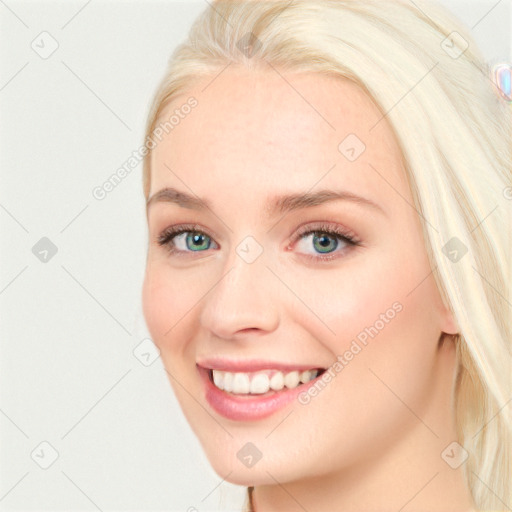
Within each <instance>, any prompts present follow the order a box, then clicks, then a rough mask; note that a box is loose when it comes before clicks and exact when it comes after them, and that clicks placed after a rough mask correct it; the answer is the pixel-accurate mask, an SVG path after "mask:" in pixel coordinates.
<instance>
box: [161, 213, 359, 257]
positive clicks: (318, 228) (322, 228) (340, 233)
mask: <svg viewBox="0 0 512 512" xmlns="http://www.w3.org/2000/svg"><path fill="white" fill-rule="evenodd" d="M182 233H196V234H197V233H199V234H201V235H206V236H207V237H208V238H211V239H213V237H212V236H211V235H209V234H208V232H206V231H204V230H203V229H201V226H199V225H197V224H181V225H178V226H172V227H170V228H167V229H165V230H164V231H163V232H162V233H161V234H160V235H159V236H158V237H157V240H156V241H157V243H158V245H159V246H161V247H164V246H166V247H167V250H168V251H169V252H170V253H171V254H173V255H179V256H184V255H185V254H189V253H193V252H204V251H181V250H176V249H175V247H174V246H173V239H174V238H175V237H177V236H178V235H180V234H182ZM315 233H316V234H324V235H329V236H332V237H333V238H337V239H338V240H339V241H341V242H343V243H346V244H347V246H348V247H346V248H345V249H342V250H341V251H337V252H332V253H328V256H321V255H318V256H312V255H310V254H302V256H303V257H305V258H308V259H310V260H312V261H319V260H320V261H324V262H325V261H329V260H333V259H337V258H339V257H340V252H341V254H345V253H346V252H347V250H350V248H351V247H354V246H359V245H361V241H360V240H359V239H358V238H357V236H356V235H355V233H353V232H352V231H349V230H345V229H344V228H341V227H340V226H336V225H335V226H333V225H331V224H326V223H322V222H320V223H317V224H314V225H313V226H312V225H311V224H308V225H306V226H304V227H302V228H299V231H298V232H297V234H296V235H295V236H294V237H293V240H292V242H291V244H290V245H294V244H296V243H297V242H298V241H300V240H301V239H303V238H305V237H306V235H311V234H315ZM288 247H290V246H288ZM181 253H183V254H181Z"/></svg>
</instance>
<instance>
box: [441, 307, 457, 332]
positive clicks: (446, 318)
mask: <svg viewBox="0 0 512 512" xmlns="http://www.w3.org/2000/svg"><path fill="white" fill-rule="evenodd" d="M441 330H442V331H443V332H445V333H446V334H458V333H459V332H460V328H459V325H458V323H457V320H456V318H455V315H454V314H453V313H452V312H451V311H450V309H449V308H448V307H447V306H446V305H443V306H442V308H441Z"/></svg>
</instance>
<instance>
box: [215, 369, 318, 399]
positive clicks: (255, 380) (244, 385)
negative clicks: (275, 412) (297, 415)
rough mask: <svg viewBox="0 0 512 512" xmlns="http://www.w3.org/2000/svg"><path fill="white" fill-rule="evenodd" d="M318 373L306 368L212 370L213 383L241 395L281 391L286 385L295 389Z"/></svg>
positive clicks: (224, 389)
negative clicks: (283, 369) (297, 369)
mask: <svg viewBox="0 0 512 512" xmlns="http://www.w3.org/2000/svg"><path fill="white" fill-rule="evenodd" d="M318 373H319V372H318V371H316V370H305V371H302V372H299V371H296V370H295V371H292V372H288V373H286V374H284V373H283V372H280V371H275V370H262V371H259V372H250V373H245V372H223V371H220V370H212V374H213V383H214V384H215V386H216V387H217V388H219V389H221V390H223V391H227V392H230V393H235V394H240V395H247V394H249V393H250V394H253V395H258V394H264V393H267V392H268V391H269V390H270V389H272V390H273V391H281V390H282V389H283V388H284V387H286V388H288V389H293V388H296V387H297V386H299V385H300V384H305V383H307V382H309V381H310V380H313V379H314V378H315V377H316V376H317V375H318Z"/></svg>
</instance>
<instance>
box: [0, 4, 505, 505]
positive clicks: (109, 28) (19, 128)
mask: <svg viewBox="0 0 512 512" xmlns="http://www.w3.org/2000/svg"><path fill="white" fill-rule="evenodd" d="M443 3H444V4H445V5H447V6H448V7H450V8H451V9H452V10H453V12H454V13H455V14H457V15H458V16H459V17H460V19H462V21H463V22H465V23H466V24H467V25H468V26H469V27H474V28H473V30H472V32H473V35H474V37H475V38H476V41H477V43H478V44H479V45H481V47H482V48H483V50H484V53H485V54H486V56H487V57H488V58H489V60H490V61H491V62H499V61H509V62H510V60H511V53H512V52H511V43H510V38H511V28H510V27H511V21H512V20H511V11H512V9H511V2H510V0H509V1H507V0H502V1H501V2H496V1H495V0H493V1H453V0H452V1H445V2H443ZM206 6H207V4H206V2H205V1H203V0H199V1H194V2H192V1H189V2H175V1H148V0H144V1H142V0H139V1H136V2H135V1H134V2H120V1H100V0H94V1H90V0H89V1H82V2H75V1H60V2H47V1H30V2H28V1H12V0H0V37H1V41H0V55H1V64H0V72H1V75H0V102H1V103H0V105H1V115H0V146H1V152H0V171H1V180H2V181H1V190H0V226H1V233H2V238H1V244H2V245H1V267H0V301H1V302H0V305H1V315H0V318H1V324H0V325H1V333H0V343H1V345H0V347H1V356H0V379H1V380H0V432H1V434H0V436H1V437H0V450H1V451H0V509H1V510H44V511H49V510H68V511H69V510H170V511H186V510H188V509H189V507H195V508H196V509H197V510H198V511H206V510H236V509H239V508H240V506H241V503H242V501H243V495H244V492H245V489H243V488H239V487H237V486H233V485H231V484H229V483H226V482H222V480H221V478H219V477H218V476H217V475H216V474H215V473H214V472H213V470H212V469H211V468H210V466H209V464H208V462H207V460H206V458H205V456H204V455H203V453H202V450H201V447H200V445H199V443H198V441H197V440H196V438H195V437H194V436H193V435H192V433H191V431H190V429H189V427H188V424H187V423H186V421H185V419H184V417H183V415H182V413H181V410H180V409H179V407H178V405H177V402H176V400H175V398H174V396H173V394H172V391H171V387H170V384H169V382H168V380H167V377H166V374H165V372H164V371H163V369H162V364H161V360H160V359H156V360H155V361H154V362H153V364H151V365H149V366H145V365H144V364H142V363H141V362H140V361H139V359H137V358H136V357H135V355H134V353H133V351H134V349H135V348H136V347H137V346H138V345H139V343H141V341H142V340H143V339H145V338H147V337H149V335H148V333H147V331H146V328H145V325H144V321H143V318H142V314H141V308H140V295H141V286H142V278H143V272H144V263H145V248H146V244H147V238H146V236H147V235H146V227H145V218H144V201H143V194H142V189H141V172H142V166H141V165H139V166H138V167H137V168H135V169H134V170H133V171H132V172H131V173H130V174H129V175H128V176H127V177H126V178H125V179H124V180H123V182H122V183H121V184H120V185H118V186H117V187H116V189H114V190H113V191H112V192H111V193H110V194H108V195H107V197H106V198H105V199H104V200H102V201H99V200H97V199H95V198H94V197H93V196H92V189H93V188H94V187H95V186H98V185H101V184H102V183H103V182H104V181H106V180H107V179H108V178H109V176H110V175H111V174H112V173H113V172H115V171H116V169H117V168H118V167H120V166H121V165H122V164H123V163H124V162H125V161H126V160H127V159H128V158H129V156H130V155H131V153H132V152H133V151H134V150H135V149H136V148H138V147H140V145H141V142H142V138H143V128H144V122H145V117H146V114H147V109H148V106H149V101H150V98H151V95H152V93H153V91H154V90H155V87H156V85H157V83H158V81H159V79H160V77H161V75H162V73H163V71H164V69H165V66H166V63H167V60H168V58H169V56H170V54H171V52H172V50H173V49H174V47H175V46H176V44H177V43H178V42H180V41H181V40H182V39H183V38H184V37H185V35H186V33H187V31H188V29H189V27H190V24H191V22H192V20H193V19H194V18H195V17H196V15H197V14H198V13H199V12H201V11H202V10H203V9H204V8H205V7H206ZM475 25H476V26H475ZM43 31H47V32H48V33H50V34H51V35H52V37H53V38H55V40H56V41H57V42H58V44H59V47H58V49H57V50H56V51H55V53H54V54H53V55H52V56H51V57H49V58H48V59H42V58H41V57H40V56H39V55H38V54H37V53H36V52H35V51H34V50H33V49H32V48H31V43H32V41H33V40H34V39H35V38H37V36H38V35H39V34H40V33H41V32H43ZM42 237H48V238H49V239H50V240H51V241H52V242H53V243H54V244H55V245H56V246H57V248H58V252H57V254H56V255H55V256H54V257H52V258H51V259H50V260H49V261H48V262H47V263H43V262H41V261H39V259H37V258H36V256H35V255H34V254H33V253H32V247H33V246H34V245H35V244H36V242H38V240H40V239H41V238H42ZM142 352H144V350H142ZM142 359H143V360H144V357H142ZM44 441H46V442H48V443H50V444H51V445H52V446H53V447H54V448H55V449H56V450H57V452H58V454H59V456H58V458H57V459H56V461H55V462H54V463H53V464H52V465H51V466H50V467H49V468H48V469H42V468H41V467H40V464H43V465H44V464H45V463H48V462H49V461H51V459H50V457H51V449H49V448H48V447H47V446H46V445H41V446H40V443H41V442H44ZM34 450H35V451H34ZM190 510H192V509H190Z"/></svg>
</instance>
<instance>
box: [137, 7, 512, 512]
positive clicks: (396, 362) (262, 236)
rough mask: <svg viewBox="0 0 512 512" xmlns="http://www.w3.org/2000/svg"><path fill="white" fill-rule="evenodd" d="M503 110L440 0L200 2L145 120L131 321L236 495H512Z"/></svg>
mask: <svg viewBox="0 0 512 512" xmlns="http://www.w3.org/2000/svg"><path fill="white" fill-rule="evenodd" d="M507 108H508V105H507V104H506V103H505V102H504V101H503V100H502V99H501V98H500V97H499V95H498V94H497V92H496V88H495V87H494V86H493V84H492V82H491V81H490V80H489V79H488V77H487V76H486V70H485V65H484V63H483V59H482V56H481V55H480V54H479V52H478V50H477V49H476V48H475V44H474V42H473V40H472V39H471V37H470V34H469V33H468V31H467V30H466V29H465V28H464V27H463V26H461V25H460V24H459V23H458V22H457V21H456V20H455V19H454V18H453V17H452V16H451V15H449V14H448V13H447V12H445V11H444V10H443V9H441V8H440V7H438V6H436V5H434V4H432V3H419V2H415V3H412V2H407V1H398V0H395V1H382V0H378V1H377V0H362V1H354V0H339V1H336V0H330V1H328V0H323V1H318V0H314V1H313V0H297V1H294V2H288V1H286V2H285V1H271V2H266V1H263V2H262V1H259V2H247V1H243V2H232V1H229V2H225V1H218V2H215V3H213V4H212V5H211V7H210V8H209V9H207V10H206V11H205V12H204V13H203V14H202V15H201V16H200V17H199V18H198V19H197V21H196V22H195V24H194V26H193V27H192V30H191V33H190V36H189V39H188V41H187V42H185V43H183V44H182V45H180V46H179V47H178V48H177V49H176V51H175V53H174V54H173V56H172V59H171V62H170V65H169V68H168V70H167V72H166V74H165V77H164V78H163V80H162V82H161V84H160V86H159V88H158V90H157V92H156V94H155V98H154V101H153V106H152V109H151V112H150V115H149V119H148V123H147V127H146V145H147V147H148V148H149V151H148V154H147V155H146V159H145V162H144V192H145V196H146V199H147V217H148V229H149V238H150V240H149V246H148V255H147V267H146V275H145V281H144V288H143V306H144V315H145V319H146V323H147V326H148V329H149V331H150V333H151V335H152V338H153V340H154V342H155V343H156V345H157V346H158V347H159V349H160V352H161V357H162V359H163V362H164V365H165V368H166V371H167V373H168V375H169V380H170V382H171V385H172V386H173V389H174V391H175V393H176V396H177V398H178V401H179V403H180V405H181V407H182V409H183V412H184V414H185V416H186V417H187V419H188V421H189V423H190V425H191V427H192V429H193V431H194V432H195V434H196V435H197V437H198V438H199V440H200V442H201V443H202V446H203V448H204V450H205V453H206V455H207V457H208V459H209V460H210V462H211V464H212V466H213V468H214V469H215V471H216V472H217V473H218V474H219V476H221V477H222V478H224V479H226V480H228V481H230V482H232V483H235V484H239V485H244V486H248V487H249V503H248V507H249V509H250V510H256V511H257V512H266V511H271V510H272V511H280V510H282V511H284V510H286V511H295V510H308V511H313V510H314V511H318V512H322V511H327V510H329V511H332V510H336V511H346V510H351V511H352V510H358V511H388V510H390V511H391V510H393V511H396V510H408V511H420V510H421V511H425V510H428V511H448V510H449V511H455V510H456V511H474V510H509V509H510V507H511V506H512V491H511V480H512V478H511V467H510V464H511V446H512V442H511V430H512V428H511V425H512V422H511V414H510V409H511V407H510V400H511V397H512V386H511V327H510V326H511V322H510V319H511V302H512V300H511V298H510V282H511V279H510V261H511V257H510V211H511V201H510V200H509V198H510V194H508V195H507V190H509V188H507V187H510V183H511V154H510V148H509V141H510V137H511V135H512V128H511V121H510V113H509V112H508V111H507Z"/></svg>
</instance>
